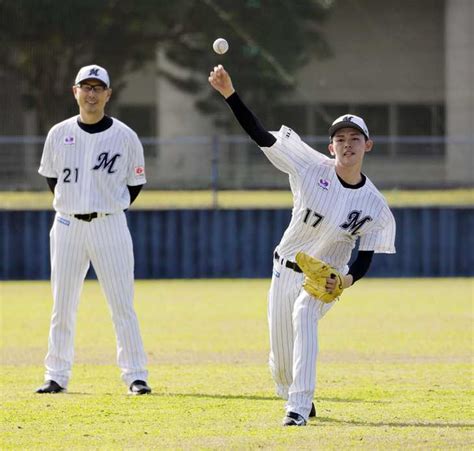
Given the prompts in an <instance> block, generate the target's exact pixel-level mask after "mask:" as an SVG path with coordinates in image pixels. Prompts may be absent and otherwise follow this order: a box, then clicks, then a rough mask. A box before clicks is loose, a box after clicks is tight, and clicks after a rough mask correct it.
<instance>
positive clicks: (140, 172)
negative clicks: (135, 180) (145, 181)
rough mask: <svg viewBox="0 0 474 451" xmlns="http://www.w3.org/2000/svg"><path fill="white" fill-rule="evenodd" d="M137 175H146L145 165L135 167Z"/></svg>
mask: <svg viewBox="0 0 474 451" xmlns="http://www.w3.org/2000/svg"><path fill="white" fill-rule="evenodd" d="M135 175H136V176H137V177H144V176H145V168H144V167H143V166H137V167H136V168H135Z"/></svg>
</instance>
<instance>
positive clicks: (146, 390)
mask: <svg viewBox="0 0 474 451" xmlns="http://www.w3.org/2000/svg"><path fill="white" fill-rule="evenodd" d="M128 393H129V394H130V395H148V394H150V393H151V388H150V387H149V386H148V385H147V383H146V382H145V381H140V380H136V381H133V382H132V383H131V385H130V388H129V390H128Z"/></svg>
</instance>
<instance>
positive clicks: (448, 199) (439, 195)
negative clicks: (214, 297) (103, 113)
mask: <svg viewBox="0 0 474 451" xmlns="http://www.w3.org/2000/svg"><path fill="white" fill-rule="evenodd" d="M383 194H384V196H385V197H386V199H387V202H388V203H389V205H390V206H391V207H420V206H446V205H447V206H450V205H457V206H464V207H472V206H474V189H469V188H466V189H447V190H413V191H408V190H396V189H394V190H389V191H383ZM52 202H53V196H52V194H51V193H50V192H49V191H40V192H14V191H2V192H0V209H11V210H38V209H43V210H48V209H52ZM291 205H292V196H291V192H290V190H289V189H287V190H281V191H219V192H218V193H216V194H215V193H212V192H211V191H156V190H148V189H146V188H145V189H144V190H143V192H141V193H140V195H139V197H138V198H137V200H136V201H135V203H134V204H133V207H132V208H133V209H146V210H148V209H152V210H156V209H160V208H163V209H164V208H212V207H214V206H218V207H219V208H291Z"/></svg>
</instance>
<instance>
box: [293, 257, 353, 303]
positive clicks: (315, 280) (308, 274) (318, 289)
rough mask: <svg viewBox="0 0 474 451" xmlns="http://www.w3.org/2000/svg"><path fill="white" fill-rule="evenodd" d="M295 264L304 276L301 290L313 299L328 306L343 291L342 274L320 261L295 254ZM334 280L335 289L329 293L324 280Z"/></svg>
mask: <svg viewBox="0 0 474 451" xmlns="http://www.w3.org/2000/svg"><path fill="white" fill-rule="evenodd" d="M296 263H298V266H299V267H300V268H301V270H302V271H303V273H304V275H305V279H304V283H303V288H304V289H305V290H306V291H307V292H308V293H309V294H310V295H311V296H314V297H315V298H317V299H319V300H320V301H322V302H325V303H327V304H329V303H330V302H332V301H334V299H336V298H337V297H338V296H339V295H340V294H341V293H342V291H343V290H344V288H343V285H342V274H341V273H340V272H339V271H338V270H337V269H335V268H333V267H332V266H330V265H328V264H327V263H324V262H323V261H322V260H318V259H317V258H314V257H311V256H310V255H308V254H305V253H304V252H298V253H297V254H296ZM328 277H329V278H331V279H336V287H335V288H334V290H333V291H332V292H331V293H328V292H327V291H326V279H327V278H328Z"/></svg>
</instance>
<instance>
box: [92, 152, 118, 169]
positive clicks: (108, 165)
mask: <svg viewBox="0 0 474 451" xmlns="http://www.w3.org/2000/svg"><path fill="white" fill-rule="evenodd" d="M118 157H120V154H119V153H116V154H115V155H114V156H113V157H112V158H111V159H110V160H109V152H102V153H101V154H100V155H99V156H98V157H97V163H98V164H96V165H95V166H94V167H93V168H92V169H93V170H95V171H97V170H98V169H102V170H104V171H105V170H107V172H108V173H109V174H113V173H114V172H117V171H116V170H114V164H115V161H116V160H117V158H118Z"/></svg>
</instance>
